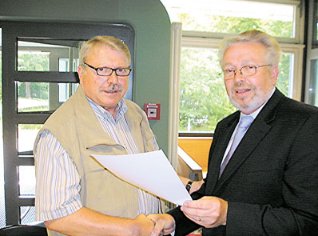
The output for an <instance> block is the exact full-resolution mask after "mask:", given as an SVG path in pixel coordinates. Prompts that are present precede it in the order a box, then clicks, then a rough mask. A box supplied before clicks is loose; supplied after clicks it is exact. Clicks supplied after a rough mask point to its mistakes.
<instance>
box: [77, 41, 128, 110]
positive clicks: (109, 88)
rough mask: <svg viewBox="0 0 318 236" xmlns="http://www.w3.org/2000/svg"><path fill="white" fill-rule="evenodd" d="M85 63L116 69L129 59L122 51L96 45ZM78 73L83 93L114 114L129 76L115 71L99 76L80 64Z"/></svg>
mask: <svg viewBox="0 0 318 236" xmlns="http://www.w3.org/2000/svg"><path fill="white" fill-rule="evenodd" d="M85 63H87V64H89V65H91V66H93V67H95V68H97V67H109V68H113V69H116V68H127V67H129V66H130V61H129V59H128V58H127V56H126V55H125V54H124V53H123V52H121V51H117V50H114V49H111V48H110V47H107V46H105V45H96V46H95V47H94V48H92V49H91V50H90V51H89V52H88V55H87V57H86V59H85ZM78 74H79V77H80V83H81V86H82V88H83V90H84V93H85V95H86V96H87V97H89V98H90V99H92V100H93V101H94V102H96V103H97V104H98V105H100V106H102V107H104V108H105V109H107V110H108V111H109V112H111V113H112V114H113V115H114V114H115V110H116V107H117V104H118V103H119V101H120V100H121V99H122V98H123V97H124V96H125V94H126V92H127V89H128V83H129V76H117V75H116V73H115V71H113V73H112V74H111V75H109V76H100V75H97V73H96V71H95V70H94V69H92V68H90V67H88V66H80V67H79V68H78Z"/></svg>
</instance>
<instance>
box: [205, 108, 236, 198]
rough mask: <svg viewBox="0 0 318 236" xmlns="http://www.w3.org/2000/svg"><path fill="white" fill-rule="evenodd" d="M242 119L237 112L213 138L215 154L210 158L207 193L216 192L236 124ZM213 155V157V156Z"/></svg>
mask: <svg viewBox="0 0 318 236" xmlns="http://www.w3.org/2000/svg"><path fill="white" fill-rule="evenodd" d="M239 118H240V113H239V112H236V113H234V114H233V117H231V118H230V119H229V121H227V122H226V123H225V124H224V125H223V126H220V128H219V130H218V134H216V135H215V136H214V137H213V142H212V147H211V150H212V148H213V153H211V150H210V156H209V168H208V174H207V177H206V181H207V182H208V183H209V184H207V185H206V190H205V191H206V193H212V192H214V188H215V186H216V185H217V182H218V179H219V171H220V165H221V162H222V159H223V156H224V153H225V150H226V147H227V144H228V142H229V141H230V138H231V136H232V133H233V131H234V129H235V126H236V124H237V123H238V121H239ZM211 155H213V156H211Z"/></svg>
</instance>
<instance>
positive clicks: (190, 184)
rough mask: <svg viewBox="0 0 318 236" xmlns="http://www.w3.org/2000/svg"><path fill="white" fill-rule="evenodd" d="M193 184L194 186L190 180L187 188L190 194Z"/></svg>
mask: <svg viewBox="0 0 318 236" xmlns="http://www.w3.org/2000/svg"><path fill="white" fill-rule="evenodd" d="M192 184H193V182H192V181H191V180H189V182H188V183H187V185H186V187H185V188H186V190H187V191H188V192H190V189H191V186H192Z"/></svg>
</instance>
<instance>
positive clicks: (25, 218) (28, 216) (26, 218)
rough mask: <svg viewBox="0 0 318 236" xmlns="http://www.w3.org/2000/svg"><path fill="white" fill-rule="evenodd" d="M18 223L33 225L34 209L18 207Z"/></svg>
mask: <svg viewBox="0 0 318 236" xmlns="http://www.w3.org/2000/svg"><path fill="white" fill-rule="evenodd" d="M20 221H21V224H26V225H27V224H32V223H35V222H36V221H35V207H34V206H23V207H20Z"/></svg>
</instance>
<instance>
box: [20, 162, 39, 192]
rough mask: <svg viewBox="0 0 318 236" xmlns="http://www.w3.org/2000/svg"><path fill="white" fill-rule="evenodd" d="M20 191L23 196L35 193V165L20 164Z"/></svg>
mask: <svg viewBox="0 0 318 236" xmlns="http://www.w3.org/2000/svg"><path fill="white" fill-rule="evenodd" d="M19 193H20V196H21V197H30V196H31V197H33V196H34V195H35V171H34V166H19Z"/></svg>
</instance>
